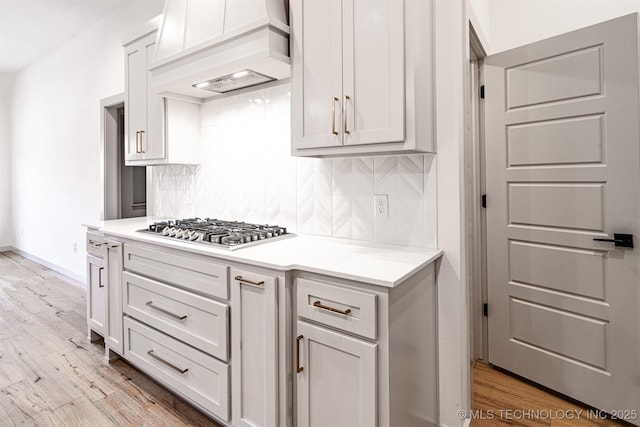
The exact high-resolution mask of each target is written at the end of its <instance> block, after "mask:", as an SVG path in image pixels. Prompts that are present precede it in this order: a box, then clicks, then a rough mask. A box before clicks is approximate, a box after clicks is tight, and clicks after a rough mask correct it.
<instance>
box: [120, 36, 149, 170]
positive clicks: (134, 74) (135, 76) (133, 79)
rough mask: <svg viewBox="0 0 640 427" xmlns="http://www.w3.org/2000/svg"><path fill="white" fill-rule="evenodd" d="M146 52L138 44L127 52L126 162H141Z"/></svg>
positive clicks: (145, 119)
mask: <svg viewBox="0 0 640 427" xmlns="http://www.w3.org/2000/svg"><path fill="white" fill-rule="evenodd" d="M145 56H146V50H145V46H144V44H140V43H138V44H136V45H135V46H132V47H130V48H128V49H127V50H126V51H125V69H126V71H125V74H126V77H127V98H126V100H127V105H126V116H127V120H126V123H125V126H126V127H127V133H126V138H127V141H126V144H125V147H126V150H125V160H140V159H142V154H141V153H140V151H141V150H140V131H141V130H144V129H146V127H147V113H146V108H147V77H146V74H145V73H144V72H141V71H140V70H144V69H145V66H146V58H145Z"/></svg>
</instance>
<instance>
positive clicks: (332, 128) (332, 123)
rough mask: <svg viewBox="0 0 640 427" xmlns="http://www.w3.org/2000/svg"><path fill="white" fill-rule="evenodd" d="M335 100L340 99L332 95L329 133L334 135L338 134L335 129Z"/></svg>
mask: <svg viewBox="0 0 640 427" xmlns="http://www.w3.org/2000/svg"><path fill="white" fill-rule="evenodd" d="M336 101H340V100H339V99H338V98H336V97H335V96H334V97H333V99H332V100H331V117H332V119H331V133H332V134H334V135H337V134H338V131H337V130H336Z"/></svg>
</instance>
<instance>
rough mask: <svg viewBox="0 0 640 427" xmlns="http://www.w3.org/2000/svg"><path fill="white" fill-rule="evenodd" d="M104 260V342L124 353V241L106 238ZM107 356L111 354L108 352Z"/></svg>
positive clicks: (107, 345)
mask: <svg viewBox="0 0 640 427" xmlns="http://www.w3.org/2000/svg"><path fill="white" fill-rule="evenodd" d="M103 248H104V253H105V258H104V262H105V265H106V270H107V274H106V276H107V277H106V281H107V292H106V298H107V301H106V314H107V315H106V321H105V331H104V343H105V345H106V347H107V349H108V350H111V351H113V352H115V353H117V354H118V355H122V353H123V350H124V347H123V341H122V333H123V329H122V243H121V242H118V241H115V240H110V239H105V242H104V246H103ZM107 357H109V354H108V352H107Z"/></svg>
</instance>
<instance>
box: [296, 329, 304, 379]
mask: <svg viewBox="0 0 640 427" xmlns="http://www.w3.org/2000/svg"><path fill="white" fill-rule="evenodd" d="M302 338H304V336H303V335H298V337H297V338H296V373H298V374H299V373H300V372H302V371H304V368H303V367H302V366H300V341H302Z"/></svg>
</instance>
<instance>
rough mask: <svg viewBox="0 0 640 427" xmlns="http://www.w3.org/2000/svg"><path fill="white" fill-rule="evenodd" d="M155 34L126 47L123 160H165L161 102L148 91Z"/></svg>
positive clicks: (161, 100)
mask: <svg viewBox="0 0 640 427" xmlns="http://www.w3.org/2000/svg"><path fill="white" fill-rule="evenodd" d="M155 44H156V33H155V32H154V33H153V34H151V35H149V36H147V37H145V38H143V39H142V40H139V41H137V42H135V43H132V44H130V45H128V46H126V49H125V70H126V71H125V76H126V85H127V97H126V100H127V105H126V108H125V114H126V120H125V127H126V128H127V131H126V143H125V147H126V150H125V160H127V161H131V160H152V159H153V160H155V159H163V158H164V157H165V146H164V140H163V135H162V125H163V120H162V115H163V110H164V106H163V99H162V97H160V96H157V95H154V94H153V93H151V92H150V91H149V90H148V89H149V88H148V82H149V71H148V65H149V62H150V60H151V59H152V58H153V49H154V47H155Z"/></svg>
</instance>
